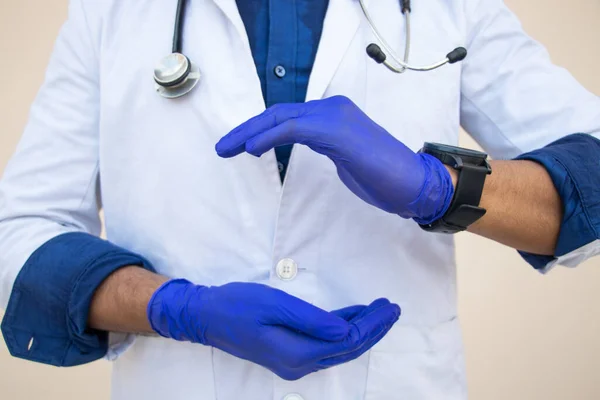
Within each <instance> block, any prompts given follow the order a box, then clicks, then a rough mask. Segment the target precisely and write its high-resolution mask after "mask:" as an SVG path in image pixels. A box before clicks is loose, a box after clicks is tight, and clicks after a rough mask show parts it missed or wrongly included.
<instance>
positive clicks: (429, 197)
mask: <svg viewBox="0 0 600 400" xmlns="http://www.w3.org/2000/svg"><path fill="white" fill-rule="evenodd" d="M417 156H418V157H420V158H421V161H422V165H423V169H424V176H425V181H424V183H423V187H422V188H421V192H420V193H419V196H418V197H417V199H416V200H415V201H413V202H412V203H411V204H410V207H411V208H412V209H413V210H414V211H415V215H416V217H414V218H413V220H414V221H415V222H417V223H418V224H421V225H426V224H430V223H432V222H433V221H436V220H438V219H440V218H442V217H443V216H444V214H445V213H446V211H448V208H449V207H450V204H451V203H452V198H453V197H454V185H452V177H451V176H450V172H448V170H447V169H446V167H445V166H444V164H442V162H441V161H440V160H438V159H437V158H435V157H433V156H431V155H429V154H426V153H418V154H417Z"/></svg>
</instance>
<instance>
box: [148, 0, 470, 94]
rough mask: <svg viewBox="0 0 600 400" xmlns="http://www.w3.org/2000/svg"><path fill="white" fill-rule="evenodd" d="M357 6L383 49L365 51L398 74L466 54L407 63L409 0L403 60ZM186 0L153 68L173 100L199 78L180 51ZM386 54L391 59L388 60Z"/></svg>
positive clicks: (403, 0) (404, 0) (459, 51)
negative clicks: (169, 45) (167, 48)
mask: <svg viewBox="0 0 600 400" xmlns="http://www.w3.org/2000/svg"><path fill="white" fill-rule="evenodd" d="M358 1H359V3H360V7H361V9H362V11H363V14H364V15H365V18H366V19H367V22H368V23H369V26H370V27H371V30H372V31H373V34H374V35H375V38H376V39H377V41H378V42H379V43H380V44H381V46H382V47H383V48H384V49H385V51H386V52H387V55H386V53H385V52H384V51H383V50H381V47H379V45H377V44H375V43H371V44H369V45H368V46H367V49H366V50H367V54H368V55H369V57H371V58H372V59H373V60H375V61H376V62H377V63H378V64H383V65H385V66H386V67H387V68H388V69H389V70H390V71H392V72H395V73H398V74H401V73H403V72H405V71H406V70H407V69H408V70H411V71H432V70H434V69H437V68H440V67H441V66H443V65H446V64H454V63H456V62H459V61H462V60H464V59H465V57H466V56H467V49H465V48H464V47H457V48H455V49H454V50H452V51H451V52H450V53H448V54H447V55H446V57H445V58H444V59H442V60H440V61H438V62H436V63H434V64H431V65H425V66H415V65H411V64H409V63H408V57H409V55H410V42H411V38H410V32H411V31H410V13H411V6H410V0H400V7H401V10H402V15H404V18H405V28H406V29H405V30H406V44H405V48H404V59H403V60H401V59H400V57H398V56H397V55H396V53H395V52H394V50H392V48H391V46H390V45H389V44H388V43H387V42H386V40H385V39H384V38H383V36H382V35H381V34H380V33H379V31H378V30H377V28H376V27H375V24H374V23H373V20H372V19H371V16H370V15H369V11H368V10H367V7H366V5H365V3H364V0H358ZM186 5H187V0H178V2H177V12H176V15H175V30H174V33H173V50H172V53H171V54H169V55H168V56H166V57H165V58H163V59H162V60H161V61H160V63H159V64H158V65H157V66H156V68H155V69H154V82H155V84H156V91H157V92H158V94H159V95H161V96H162V97H165V98H167V99H174V98H177V97H181V96H184V95H186V94H188V93H189V92H190V91H191V90H192V89H193V88H194V87H196V85H197V84H198V82H199V81H200V75H201V74H200V69H199V68H198V66H197V65H196V64H195V63H194V62H193V61H191V60H190V59H189V58H188V57H187V56H185V55H184V54H183V52H182V45H181V37H182V32H183V23H184V21H185V8H186ZM388 56H389V57H390V58H391V59H392V60H393V63H390V62H389V61H388V60H387V58H388Z"/></svg>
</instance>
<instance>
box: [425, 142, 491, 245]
mask: <svg viewBox="0 0 600 400" xmlns="http://www.w3.org/2000/svg"><path fill="white" fill-rule="evenodd" d="M419 153H426V154H430V155H432V156H434V157H435V158H437V159H438V160H440V161H441V162H442V163H443V164H445V165H448V166H450V167H452V168H454V169H455V170H457V171H458V181H457V183H456V188H455V189H454V197H453V198H452V203H450V207H449V208H448V211H446V213H445V214H444V215H443V216H442V217H441V218H440V219H438V220H436V221H434V222H432V223H431V224H426V225H421V228H423V229H424V230H426V231H430V232H439V233H456V232H460V231H464V230H465V229H467V227H468V226H469V225H471V224H472V223H474V222H475V221H477V220H478V219H479V218H481V217H483V216H484V215H485V211H486V210H485V209H483V208H481V207H479V201H480V200H481V193H482V192H483V184H484V183H485V178H486V176H487V175H489V174H491V173H492V168H491V167H490V164H488V162H487V157H488V156H487V154H485V153H482V152H480V151H476V150H470V149H463V148H461V147H454V146H448V145H445V144H439V143H425V144H424V145H423V148H422V149H421V150H419Z"/></svg>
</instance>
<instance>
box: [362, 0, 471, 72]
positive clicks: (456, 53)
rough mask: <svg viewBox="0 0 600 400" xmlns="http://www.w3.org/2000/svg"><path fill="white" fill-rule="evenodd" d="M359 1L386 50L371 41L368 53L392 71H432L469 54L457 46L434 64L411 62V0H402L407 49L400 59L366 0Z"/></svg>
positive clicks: (374, 32)
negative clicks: (420, 64)
mask: <svg viewBox="0 0 600 400" xmlns="http://www.w3.org/2000/svg"><path fill="white" fill-rule="evenodd" d="M358 1H359V4H360V8H361V9H362V12H363V14H364V15H365V19H366V20H367V23H368V24H369V27H370V28H371V31H372V32H373V35H374V36H375V38H376V39H377V41H378V42H379V44H380V45H381V47H383V48H384V49H385V52H384V51H383V50H382V49H381V47H379V45H377V44H375V43H371V44H369V45H368V46H367V48H366V51H367V55H368V56H369V57H371V58H372V59H373V60H375V62H377V63H378V64H383V65H385V66H386V67H387V68H388V69H389V70H390V71H392V72H395V73H399V74H401V73H403V72H405V71H406V70H407V69H408V70H411V71H431V70H434V69H436V68H439V67H441V66H443V65H446V64H454V63H456V62H459V61H462V60H464V59H465V57H466V56H467V49H465V48H464V47H457V48H455V49H454V50H452V51H451V52H450V53H448V54H447V55H446V58H444V59H443V60H440V61H438V62H436V63H434V64H431V65H425V66H415V65H411V64H409V63H408V57H409V53H410V42H411V37H410V34H411V30H410V12H411V5H410V0H401V9H402V14H403V15H404V18H405V26H406V44H405V51H404V60H400V57H398V56H397V55H396V53H395V52H394V50H392V48H391V46H390V45H389V44H388V43H387V41H386V40H385V39H384V38H383V36H382V35H381V33H379V30H378V29H377V27H376V26H375V23H374V22H373V20H372V19H371V16H370V15H369V10H368V9H367V6H366V5H365V2H364V0H358ZM386 52H387V54H386ZM388 56H389V57H390V58H391V59H392V60H393V61H394V63H395V64H396V65H394V64H392V63H390V62H389V61H387V58H388Z"/></svg>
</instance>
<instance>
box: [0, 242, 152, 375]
mask: <svg viewBox="0 0 600 400" xmlns="http://www.w3.org/2000/svg"><path fill="white" fill-rule="evenodd" d="M127 265H138V266H141V267H143V268H146V269H148V270H150V271H154V269H153V267H152V265H151V264H150V263H149V262H148V261H147V260H145V259H144V258H143V257H141V256H139V255H137V254H134V253H132V252H129V251H127V250H124V249H122V248H120V247H118V246H115V245H114V244H111V243H110V242H107V241H105V240H102V239H100V238H97V237H95V236H92V235H89V234H86V233H80V232H71V233H65V234H62V235H59V236H56V237H55V238H53V239H51V240H49V241H48V242H46V243H45V244H43V245H42V246H41V247H40V248H38V249H37V250H36V251H35V252H34V253H33V254H32V255H31V256H30V257H29V259H28V260H27V262H26V263H25V265H24V266H23V268H22V269H21V271H20V272H19V275H18V276H17V279H16V281H15V283H14V286H13V290H12V292H11V296H10V299H9V302H8V306H7V309H6V313H5V315H4V319H3V320H2V334H3V335H4V340H5V341H6V344H7V346H8V350H9V351H10V353H11V354H12V355H13V356H15V357H19V358H24V359H27V360H31V361H37V362H41V363H44V364H51V365H55V366H63V367H64V366H74V365H80V364H84V363H88V362H91V361H94V360H97V359H99V358H102V357H103V356H104V355H105V354H106V351H107V349H108V333H107V332H103V331H98V330H93V329H89V328H88V326H87V319H88V310H89V307H90V303H91V300H92V296H93V295H94V292H95V290H96V288H98V286H100V284H101V283H102V281H104V279H105V278H106V277H108V276H109V275H110V274H111V273H112V272H114V271H115V270H117V269H119V268H121V267H124V266H127Z"/></svg>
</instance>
